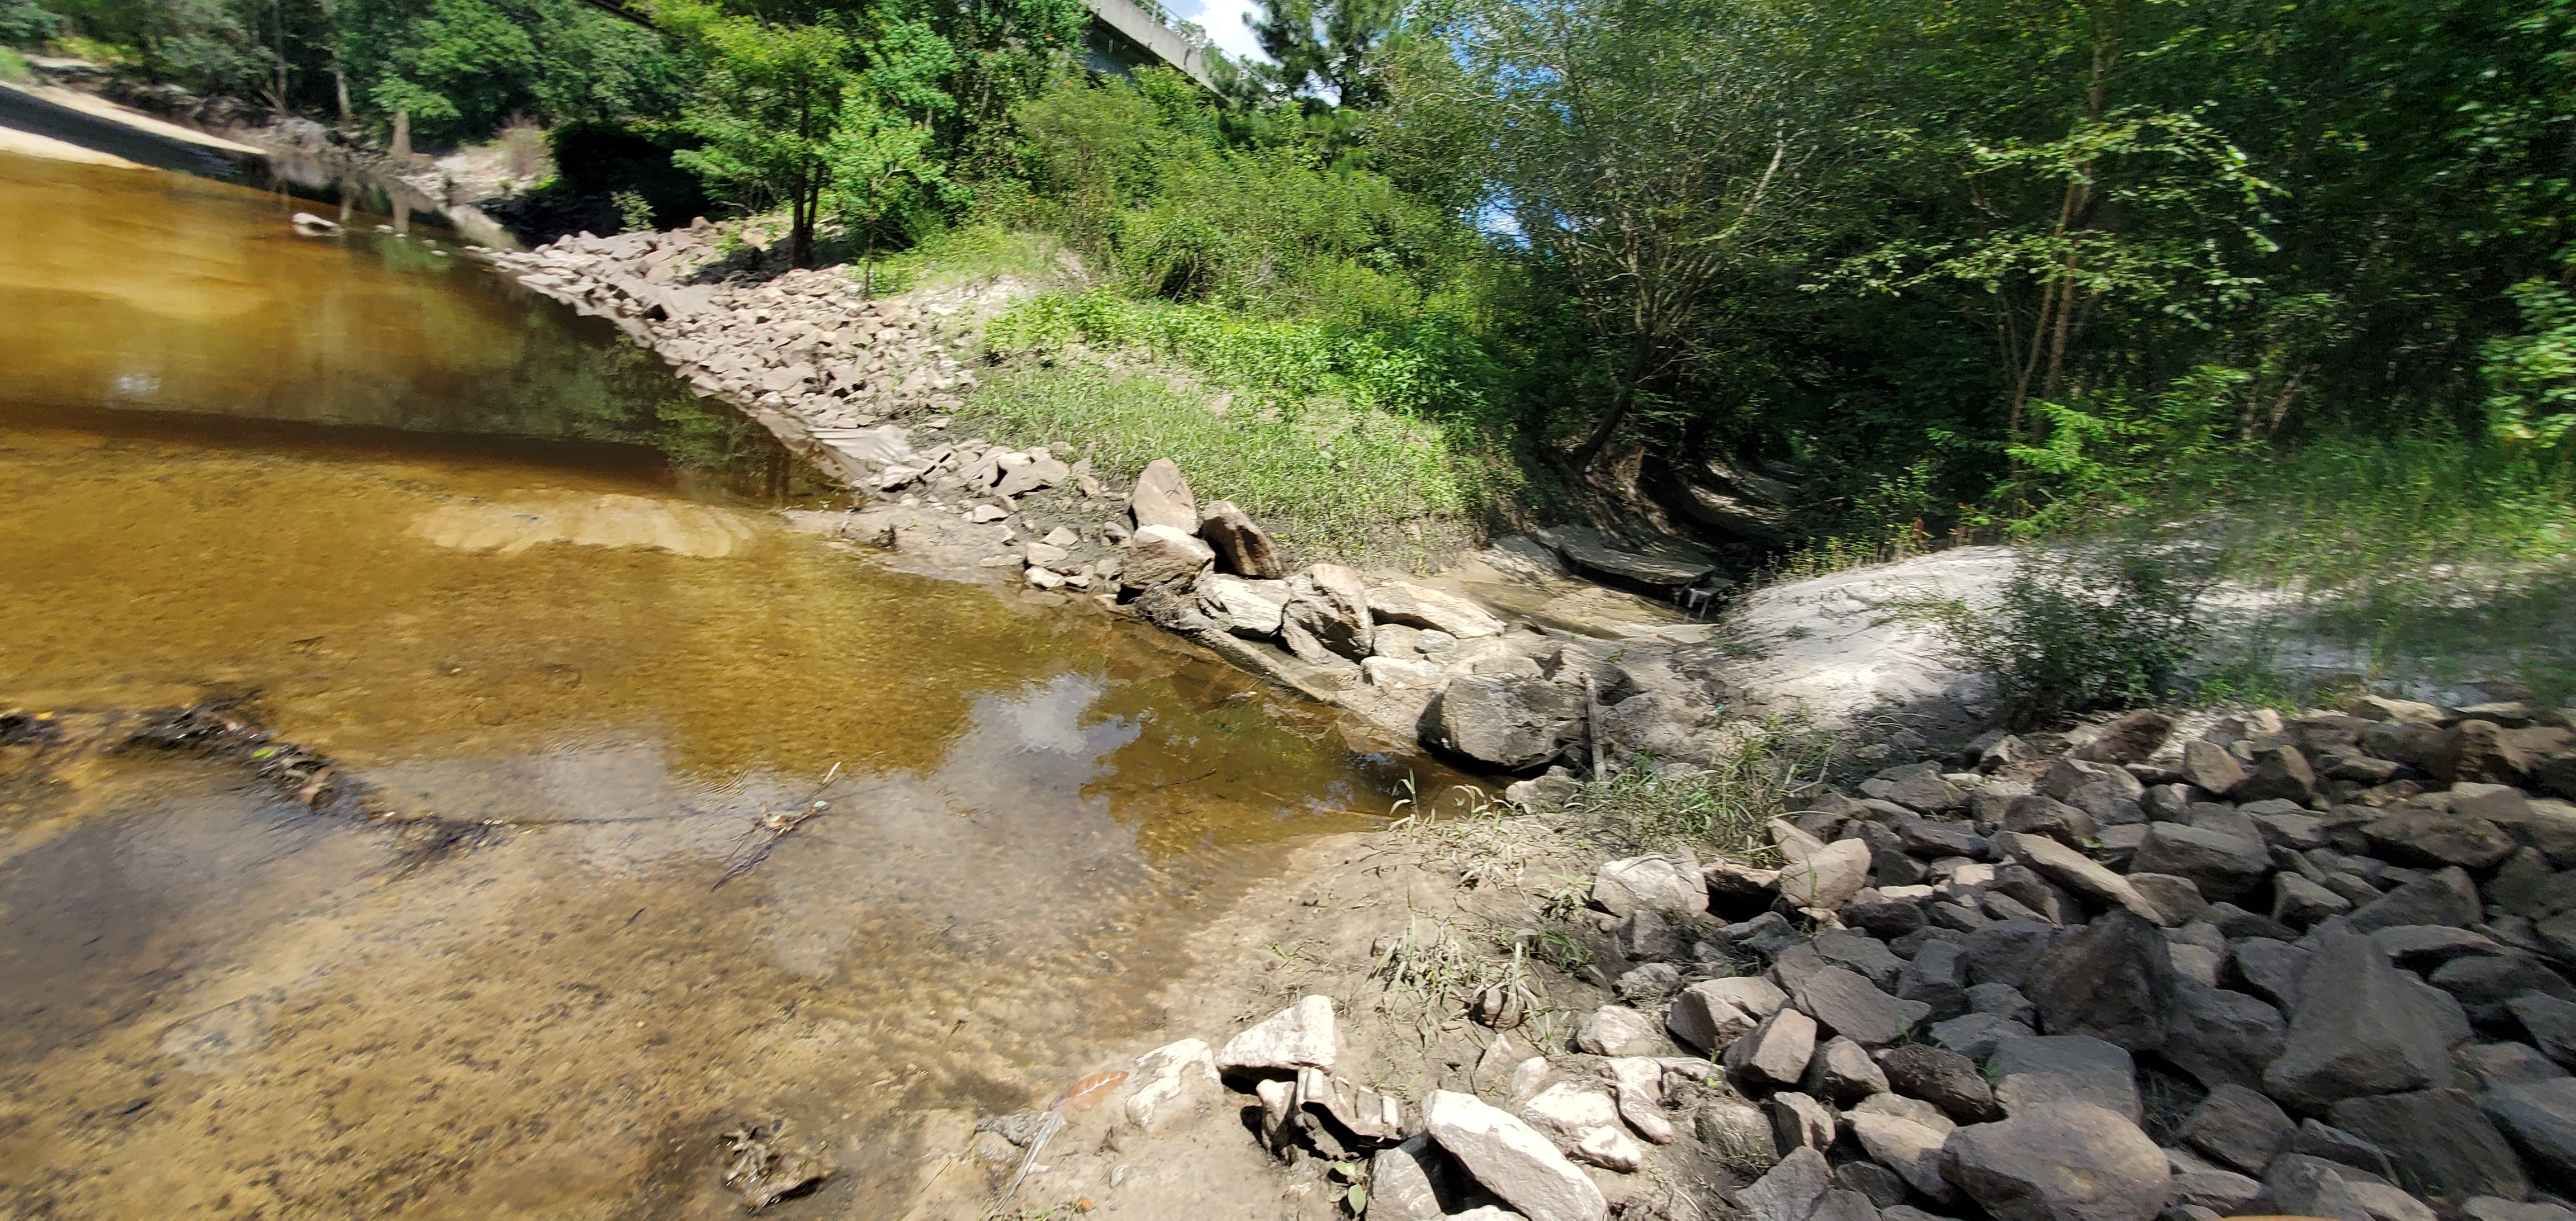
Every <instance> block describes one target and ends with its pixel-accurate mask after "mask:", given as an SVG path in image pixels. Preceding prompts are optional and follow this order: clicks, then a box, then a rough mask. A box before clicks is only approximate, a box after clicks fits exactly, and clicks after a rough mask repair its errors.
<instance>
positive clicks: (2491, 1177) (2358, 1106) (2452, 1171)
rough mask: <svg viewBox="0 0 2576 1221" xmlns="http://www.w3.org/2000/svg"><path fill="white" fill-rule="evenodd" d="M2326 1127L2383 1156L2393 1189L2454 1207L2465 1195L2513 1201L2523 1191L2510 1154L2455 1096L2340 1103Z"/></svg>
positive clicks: (2470, 1104)
mask: <svg viewBox="0 0 2576 1221" xmlns="http://www.w3.org/2000/svg"><path fill="white" fill-rule="evenodd" d="M2332 1115H2333V1118H2334V1125H2335V1126H2336V1127H2338V1128H2341V1129H2343V1130H2344V1131H2346V1132H2350V1133H2352V1134H2353V1135H2355V1136H2358V1137H2361V1138H2362V1139H2363V1140H2367V1141H2369V1142H2370V1143H2372V1144H2375V1145H2377V1146H2379V1147H2380V1148H2382V1149H2384V1150H2387V1152H2388V1157H2389V1160H2390V1161H2391V1162H2392V1163H2394V1164H2395V1166H2396V1169H2397V1185H2398V1186H2400V1187H2403V1188H2405V1189H2406V1190H2408V1191H2411V1192H2414V1193H2415V1194H2416V1195H2419V1196H2422V1197H2424V1198H2425V1199H2427V1200H2431V1201H2434V1202H2436V1203H2437V1204H2441V1205H2444V1206H2446V1207H2447V1208H2456V1207H2458V1206H2459V1205H2460V1204H2462V1203H2465V1202H2466V1201H2467V1200H2468V1198H2469V1197H2471V1196H2504V1197H2506V1198H2507V1199H2514V1200H2519V1199H2521V1198H2522V1196H2523V1193H2524V1192H2525V1191H2527V1190H2529V1187H2528V1184H2526V1183H2525V1182H2524V1181H2523V1177H2522V1168H2521V1167H2520V1166H2518V1165H2516V1164H2515V1163H2514V1159H2513V1150H2512V1149H2511V1148H2509V1147H2507V1146H2506V1144H2505V1141H2504V1138H2503V1137H2502V1136H2500V1135H2498V1134H2497V1133H2496V1130H2495V1126H2494V1125H2493V1124H2490V1123H2488V1122H2487V1119H2486V1116H2484V1115H2482V1114H2480V1113H2479V1111H2478V1104H2477V1102H2476V1100H2475V1099H2473V1098H2471V1097H2470V1096H2469V1095H2468V1094H2467V1093H2465V1092H2463V1091H2460V1090H2418V1091H2416V1092H2414V1093H2409V1094H2381V1095H2377V1096H2374V1097H2369V1098H2347V1099H2344V1100H2343V1101H2341V1102H2338V1103H2336V1104H2335V1105H2334V1109H2333V1112H2332Z"/></svg>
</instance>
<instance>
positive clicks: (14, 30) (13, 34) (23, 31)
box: [0, 0, 63, 80]
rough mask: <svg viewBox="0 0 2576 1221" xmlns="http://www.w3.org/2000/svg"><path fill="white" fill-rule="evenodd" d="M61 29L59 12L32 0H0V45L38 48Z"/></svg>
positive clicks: (22, 62) (22, 61)
mask: <svg viewBox="0 0 2576 1221" xmlns="http://www.w3.org/2000/svg"><path fill="white" fill-rule="evenodd" d="M62 32H63V18H62V14H60V13H57V12H54V11H53V10H52V9H49V8H46V7H45V6H43V5H41V4H38V3H36V0H0V46H11V47H41V46H44V45H45V44H46V43H47V42H49V41H52V40H53V39H54V38H55V37H57V36H59V35H60V34H61V33H62ZM19 66H20V67H22V68H23V67H24V66H25V61H24V60H20V61H19ZM11 79H13V80H14V79H19V78H15V77H13V78H11Z"/></svg>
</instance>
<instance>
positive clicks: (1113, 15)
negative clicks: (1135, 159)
mask: <svg viewBox="0 0 2576 1221" xmlns="http://www.w3.org/2000/svg"><path fill="white" fill-rule="evenodd" d="M581 2H582V3H584V4H587V5H589V6H590V7H592V8H595V9H598V10H599V11H601V12H603V13H606V14H608V15H609V16H612V17H616V18H619V19H621V20H625V21H632V22H634V23H635V24H637V25H640V26H643V27H645V28H646V29H651V28H653V22H652V21H651V19H649V18H647V17H646V16H645V15H644V14H642V13H639V12H636V11H635V10H633V9H631V8H628V7H626V3H625V0H581ZM1083 3H1084V5H1085V6H1086V7H1088V8H1090V10H1091V16H1092V22H1091V29H1090V31H1089V33H1088V34H1087V35H1086V36H1085V38H1084V42H1085V44H1086V45H1085V47H1084V50H1085V51H1086V52H1088V54H1087V55H1086V56H1085V60H1086V62H1087V64H1088V66H1089V67H1090V68H1091V70H1092V71H1094V72H1114V73H1117V74H1118V75H1120V76H1125V75H1127V74H1129V73H1131V72H1134V71H1135V70H1136V69H1138V68H1142V67H1145V66H1146V65H1148V64H1154V63H1162V64H1167V65H1170V66H1171V67H1173V68H1176V69H1179V70H1180V73H1181V75H1183V76H1186V77H1188V78H1190V79H1191V80H1194V81H1197V82H1198V83H1199V87H1200V88H1202V89H1205V90H1207V91H1208V92H1210V93H1214V92H1216V91H1217V88H1216V81H1215V80H1214V79H1212V78H1210V77H1209V75H1208V70H1207V49H1206V48H1205V47H1200V46H1195V45H1193V44H1192V43H1191V42H1190V41H1189V40H1188V39H1186V38H1183V37H1181V36H1180V34H1179V33H1177V32H1176V31H1174V30H1173V29H1172V28H1171V27H1170V26H1167V25H1164V24H1163V23H1162V22H1161V21H1160V20H1159V19H1157V18H1156V17H1155V16H1154V15H1153V14H1152V13H1149V12H1147V11H1145V10H1144V9H1143V8H1140V7H1138V6H1137V5H1136V4H1135V3H1133V0H1083Z"/></svg>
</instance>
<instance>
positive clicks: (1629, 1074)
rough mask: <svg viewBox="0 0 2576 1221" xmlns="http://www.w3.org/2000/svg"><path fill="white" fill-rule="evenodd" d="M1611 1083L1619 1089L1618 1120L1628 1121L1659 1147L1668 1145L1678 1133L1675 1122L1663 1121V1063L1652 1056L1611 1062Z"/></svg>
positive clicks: (1615, 1096) (1617, 1097)
mask: <svg viewBox="0 0 2576 1221" xmlns="http://www.w3.org/2000/svg"><path fill="white" fill-rule="evenodd" d="M1608 1067H1609V1069H1610V1080H1611V1081H1612V1082H1613V1083H1614V1084H1616V1086H1617V1089H1616V1091H1615V1092H1614V1094H1613V1097H1614V1098H1615V1099H1616V1100H1617V1101H1618V1103H1619V1118H1621V1119H1624V1120H1627V1121H1628V1126H1629V1127H1631V1128H1635V1129H1636V1130H1637V1135H1639V1136H1642V1137H1645V1138H1646V1139H1647V1140H1648V1141H1651V1142H1653V1143H1655V1144H1658V1145H1669V1144H1671V1143H1673V1138H1674V1137H1675V1136H1677V1135H1679V1134H1678V1133H1676V1132H1674V1131H1673V1121H1671V1120H1669V1119H1666V1118H1664V1113H1663V1106H1662V1102H1663V1097H1664V1064H1663V1061H1662V1060H1660V1059H1657V1058H1654V1057H1650V1056H1622V1057H1619V1058H1617V1059H1614V1060H1612V1061H1610V1063H1609V1065H1608Z"/></svg>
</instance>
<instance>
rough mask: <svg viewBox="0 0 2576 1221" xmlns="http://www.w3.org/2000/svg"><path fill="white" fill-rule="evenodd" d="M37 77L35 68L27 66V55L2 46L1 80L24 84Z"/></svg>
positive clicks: (0, 57) (0, 49)
mask: <svg viewBox="0 0 2576 1221" xmlns="http://www.w3.org/2000/svg"><path fill="white" fill-rule="evenodd" d="M34 79H36V72H35V69H33V68H30V67H28V66H27V57H26V56H24V55H20V54H18V53H17V52H16V51H12V50H10V49H9V48H7V47H0V81H7V82H9V83H10V84H13V85H23V84H26V83H28V82H29V81H32V80H34Z"/></svg>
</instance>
